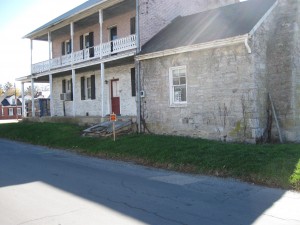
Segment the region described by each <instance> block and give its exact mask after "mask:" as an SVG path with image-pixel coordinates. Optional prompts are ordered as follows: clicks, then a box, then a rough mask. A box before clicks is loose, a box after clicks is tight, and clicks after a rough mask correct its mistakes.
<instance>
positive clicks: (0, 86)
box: [0, 84, 4, 96]
mask: <svg viewBox="0 0 300 225" xmlns="http://www.w3.org/2000/svg"><path fill="white" fill-rule="evenodd" d="M3 93H4V90H3V86H2V84H0V96H1V95H3Z"/></svg>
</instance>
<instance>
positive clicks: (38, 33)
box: [23, 0, 124, 39]
mask: <svg viewBox="0 0 300 225" xmlns="http://www.w3.org/2000/svg"><path fill="white" fill-rule="evenodd" d="M122 1H124V0H103V1H101V2H98V3H96V4H93V5H91V6H89V7H87V8H85V9H82V10H80V11H78V12H76V13H73V14H72V15H69V16H68V17H66V18H64V19H62V20H59V21H57V22H55V23H52V24H49V25H48V26H46V27H44V28H42V29H40V30H39V28H37V29H36V30H35V31H32V32H30V33H28V34H26V35H25V36H24V37H23V38H28V39H34V38H36V37H39V36H42V35H45V34H46V33H48V32H49V31H53V30H54V29H51V28H52V27H55V26H57V25H59V24H61V23H63V22H64V21H67V20H71V19H72V18H74V17H75V16H78V15H80V14H82V15H83V16H82V17H84V15H85V13H84V12H86V11H88V10H90V9H92V8H94V7H96V6H98V5H103V6H102V7H101V8H102V9H104V8H107V7H109V6H111V5H114V4H117V3H119V2H122ZM108 2H109V3H108ZM79 19H82V18H81V17H80V18H78V19H76V20H74V22H75V21H77V20H79Z"/></svg>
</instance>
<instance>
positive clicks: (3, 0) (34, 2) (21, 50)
mask: <svg viewBox="0 0 300 225" xmlns="http://www.w3.org/2000/svg"><path fill="white" fill-rule="evenodd" d="M85 1H87V0H0V49H1V52H0V84H4V83H6V82H8V81H9V82H12V83H14V82H15V79H16V78H17V77H22V76H27V75H29V74H30V41H29V40H27V39H23V38H22V37H23V36H24V35H26V34H28V33H30V32H31V31H33V30H35V29H36V28H38V27H40V26H42V25H44V24H45V23H47V22H48V21H50V20H52V19H54V18H55V17H57V16H59V15H61V14H63V13H64V12H66V11H68V10H70V9H72V8H74V7H76V6H78V5H80V4H81V3H83V2H85ZM46 46H47V44H46V45H45V48H44V49H45V51H42V52H43V53H44V55H43V54H34V55H33V58H34V61H36V62H38V61H43V60H44V59H45V56H46V55H48V52H46V50H47V47H46ZM33 47H34V49H35V51H37V49H39V48H40V47H41V45H40V44H39V43H37V42H34V44H33ZM34 53H35V52H34ZM17 85H18V86H20V84H18V83H17Z"/></svg>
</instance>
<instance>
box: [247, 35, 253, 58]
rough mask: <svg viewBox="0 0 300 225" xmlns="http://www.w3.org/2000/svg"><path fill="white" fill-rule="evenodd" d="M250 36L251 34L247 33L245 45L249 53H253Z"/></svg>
mask: <svg viewBox="0 0 300 225" xmlns="http://www.w3.org/2000/svg"><path fill="white" fill-rule="evenodd" d="M249 38H250V36H249V35H247V37H246V38H245V46H246V49H247V51H248V53H249V54H251V53H252V50H251V48H250V46H249Z"/></svg>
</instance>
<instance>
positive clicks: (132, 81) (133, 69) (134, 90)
mask: <svg viewBox="0 0 300 225" xmlns="http://www.w3.org/2000/svg"><path fill="white" fill-rule="evenodd" d="M131 95H132V96H133V97H135V96H136V89H135V68H131Z"/></svg>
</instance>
